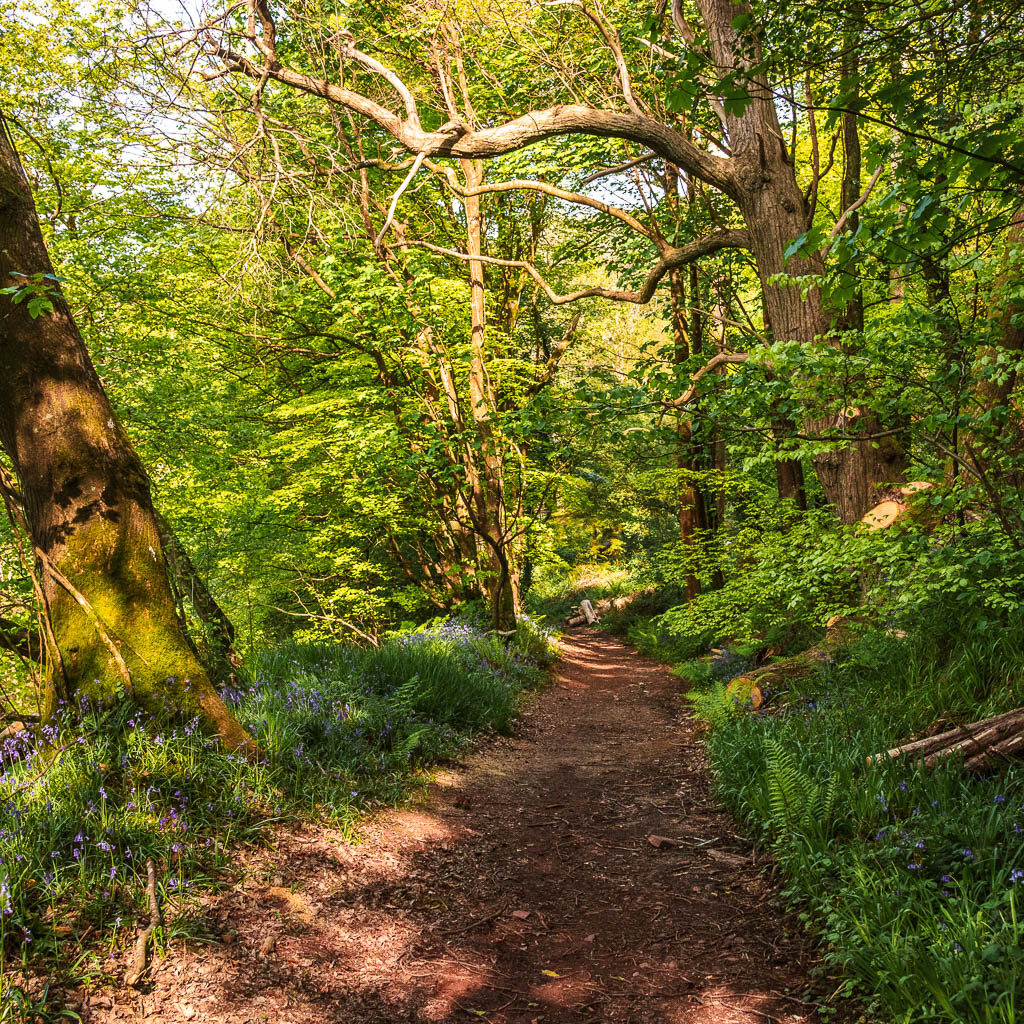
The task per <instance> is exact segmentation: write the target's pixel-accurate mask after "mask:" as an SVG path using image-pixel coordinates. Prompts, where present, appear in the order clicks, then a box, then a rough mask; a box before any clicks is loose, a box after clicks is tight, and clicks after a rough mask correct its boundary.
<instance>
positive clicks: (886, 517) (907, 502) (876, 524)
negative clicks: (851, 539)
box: [860, 480, 935, 532]
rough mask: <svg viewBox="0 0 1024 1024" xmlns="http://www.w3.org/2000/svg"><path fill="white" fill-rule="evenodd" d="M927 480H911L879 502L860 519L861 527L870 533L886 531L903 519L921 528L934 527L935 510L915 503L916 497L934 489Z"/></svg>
mask: <svg viewBox="0 0 1024 1024" xmlns="http://www.w3.org/2000/svg"><path fill="white" fill-rule="evenodd" d="M934 486H935V485H934V484H932V483H929V482H928V481H927V480H912V481H911V482H910V483H909V484H904V485H903V486H902V487H901V488H899V490H898V491H896V493H895V494H894V495H893V497H892V498H888V499H887V500H885V501H880V502H879V503H878V504H877V505H876V506H875V507H874V508H872V509H868V511H867V512H865V513H864V515H863V516H862V517H861V520H860V522H861V525H862V526H863V527H864V528H865V529H866V530H869V531H871V532H874V531H876V530H888V529H889V527H890V526H892V525H893V524H894V523H899V522H902V521H903V520H905V519H913V520H914V521H915V522H919V523H920V524H921V525H922V526H925V527H931V526H934V525H935V522H934V519H935V510H934V508H933V507H932V506H930V505H928V504H926V503H923V502H919V501H916V500H915V499H916V497H917V496H918V495H920V494H923V493H924V492H926V491H930V490H932V489H933V488H934Z"/></svg>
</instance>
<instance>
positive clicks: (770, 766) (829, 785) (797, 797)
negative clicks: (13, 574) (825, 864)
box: [762, 740, 839, 838]
mask: <svg viewBox="0 0 1024 1024" xmlns="http://www.w3.org/2000/svg"><path fill="white" fill-rule="evenodd" d="M765 753H766V761H767V765H766V768H765V771H764V774H763V777H762V778H763V783H764V790H765V796H766V803H767V811H768V815H767V817H768V823H769V827H770V828H771V831H772V832H774V833H775V834H776V835H783V834H790V835H794V834H797V835H806V836H812V835H813V836H818V837H822V838H824V837H826V836H827V835H829V834H830V833H831V831H832V826H833V824H834V822H833V818H834V813H835V805H836V796H837V794H838V791H839V776H838V774H837V773H835V772H833V773H832V775H830V776H829V779H828V781H827V782H825V783H818V782H815V781H814V779H812V778H811V776H810V775H808V774H807V773H806V772H805V771H803V770H802V769H801V768H800V766H799V765H798V764H797V762H796V758H795V757H794V756H793V754H792V753H791V752H790V751H789V750H787V749H786V748H785V747H784V746H783V745H782V744H781V743H779V742H778V741H776V740H767V741H766V743H765Z"/></svg>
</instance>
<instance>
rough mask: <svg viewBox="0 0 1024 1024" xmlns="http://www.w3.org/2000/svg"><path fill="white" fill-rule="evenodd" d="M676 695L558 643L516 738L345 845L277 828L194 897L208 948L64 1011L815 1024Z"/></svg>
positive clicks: (787, 936)
mask: <svg viewBox="0 0 1024 1024" xmlns="http://www.w3.org/2000/svg"><path fill="white" fill-rule="evenodd" d="M678 688H679V680H678V679H677V678H676V677H675V676H673V675H672V674H671V673H669V672H668V671H666V670H665V669H664V668H663V667H661V666H659V665H657V664H655V663H654V662H652V661H649V660H647V659H645V658H643V657H641V656H640V655H638V654H636V653H635V652H633V651H632V650H630V649H629V648H627V647H626V646H625V645H623V644H622V643H620V642H619V641H617V640H614V639H612V638H610V637H607V636H603V635H600V634H591V633H587V632H580V633H575V634H573V635H571V636H569V637H567V638H566V640H565V642H564V645H563V657H562V660H561V662H560V663H559V665H558V669H557V677H556V680H555V683H554V684H553V685H551V686H550V687H549V688H547V689H546V690H545V691H544V692H543V693H541V694H539V695H538V696H536V697H535V698H534V699H533V700H532V701H531V703H530V706H529V707H528V709H527V710H526V712H525V714H524V715H523V717H522V719H521V721H520V724H519V726H518V728H517V730H516V735H515V736H514V738H512V739H502V740H496V741H494V742H491V743H488V744H487V745H486V746H485V747H484V748H483V749H480V750H478V751H477V752H476V753H473V754H472V755H470V756H469V757H467V758H466V760H465V762H464V763H463V764H462V765H460V766H459V767H458V768H457V769H456V770H452V771H448V772H445V773H444V774H443V775H441V776H439V777H438V779H437V781H436V783H435V784H434V785H432V786H431V788H430V790H429V792H428V793H427V794H426V797H425V798H424V799H423V800H422V801H421V802H420V804H419V805H418V806H417V807H416V808H415V809H412V810H403V811H394V812H390V813H387V814H383V815H381V816H379V817H377V818H375V819H373V820H371V821H370V822H369V823H368V824H367V825H366V826H365V828H364V829H363V830H362V832H361V835H360V837H359V839H358V841H357V842H356V843H355V844H353V843H351V842H345V840H344V837H343V836H341V835H338V834H332V833H331V832H330V831H329V830H325V829H323V828H320V827H316V826H313V825H308V824H307V825H305V826H296V827H292V828H289V829H286V830H282V831H280V832H278V833H277V834H276V835H275V837H274V841H273V843H272V845H271V846H270V848H269V849H261V850H256V851H251V852H250V853H249V854H248V855H247V858H246V863H245V868H246V871H245V875H244V879H245V880H244V882H243V883H241V884H239V885H238V886H236V887H235V888H234V889H233V890H231V891H228V892H226V893H223V894H221V895H219V896H217V897H215V898H214V899H212V900H211V901H210V903H209V905H208V907H207V908H206V913H207V921H206V923H207V926H208V928H209V929H210V933H211V935H212V936H214V937H215V941H213V942H211V943H209V944H206V945H203V944H196V943H191V944H188V945H184V944H180V943H172V945H171V947H170V951H169V954H168V955H167V956H166V957H165V958H163V959H160V960H158V961H157V963H156V964H155V965H154V967H153V969H152V971H151V973H150V981H149V982H148V983H147V984H144V985H143V986H142V989H143V991H142V992H141V993H139V992H135V991H128V990H123V989H122V990H110V989H108V990H104V991H99V992H95V993H93V994H91V995H89V996H86V997H85V999H84V1000H83V1005H81V1011H82V1015H83V1017H84V1018H85V1019H87V1020H92V1021H109V1022H112V1021H130V1020H139V1019H145V1020H147V1021H153V1022H172V1021H173V1022H178V1021H197V1022H199V1021H204V1022H205V1021H210V1022H223V1024H242V1022H250V1021H272V1022H279V1024H311V1022H317V1024H319V1022H339V1024H367V1022H376V1024H390V1022H394V1024H400V1022H413V1021H416V1022H425V1021H437V1022H441V1021H470V1020H473V1019H480V1020H487V1021H490V1022H492V1024H531V1022H535V1024H561V1022H565V1024H569V1022H572V1024H588V1022H594V1024H596V1022H614V1024H618V1022H631V1024H655V1022H658V1024H662V1022H664V1024H697V1022H700V1024H753V1022H755V1021H758V1022H765V1021H768V1022H772V1021H775V1022H787V1024H796V1022H798V1021H805V1022H813V1021H817V1020H818V1019H819V1018H818V1016H817V1012H816V1010H815V1008H814V1005H813V1004H812V1003H810V1002H805V1001H804V1000H805V999H806V998H808V997H807V996H805V995H804V993H805V990H806V989H807V986H808V976H809V972H810V968H811V966H812V956H813V955H812V951H811V946H810V943H809V941H808V940H807V938H806V937H805V936H804V935H803V934H802V933H801V931H800V929H799V927H798V926H797V924H796V923H795V922H794V920H793V919H792V918H791V917H789V916H787V915H786V914H785V913H784V911H783V910H782V908H781V907H780V905H779V902H778V899H777V896H776V893H775V891H774V889H773V886H772V884H771V882H770V881H769V880H768V879H767V878H766V876H765V874H764V870H763V869H764V865H763V863H759V862H758V860H757V858H756V856H755V855H754V853H753V851H752V850H751V847H750V845H749V843H747V842H746V841H745V840H744V839H743V838H742V837H740V836H739V835H736V834H735V831H734V829H735V826H734V824H732V823H731V822H730V819H729V818H728V817H727V816H726V815H725V814H724V813H723V812H722V811H721V810H720V809H719V808H718V807H717V806H716V805H715V803H714V801H713V800H712V799H711V797H710V795H709V791H708V790H709V779H708V771H707V766H706V763H705V757H704V751H703V746H702V744H701V742H700V740H699V737H698V732H697V727H696V725H695V723H694V721H693V720H692V719H691V718H689V717H687V716H686V715H685V713H684V712H683V710H682V707H681V703H680V701H679V696H678ZM652 837H653V838H652ZM658 837H662V838H658ZM833 987H834V983H833Z"/></svg>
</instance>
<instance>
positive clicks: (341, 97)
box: [207, 32, 739, 197]
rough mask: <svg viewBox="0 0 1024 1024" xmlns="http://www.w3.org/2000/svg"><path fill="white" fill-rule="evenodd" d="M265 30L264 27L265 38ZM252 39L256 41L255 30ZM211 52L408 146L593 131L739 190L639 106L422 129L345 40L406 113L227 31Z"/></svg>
mask: <svg viewBox="0 0 1024 1024" xmlns="http://www.w3.org/2000/svg"><path fill="white" fill-rule="evenodd" d="M265 34H266V33H265V32H264V33H262V34H261V36H260V41H261V42H262V41H263V38H264V36H265ZM249 39H250V42H252V43H253V45H256V46H257V48H259V47H258V44H257V42H256V33H255V32H253V33H252V34H251V35H250V36H249ZM207 52H208V53H209V54H210V55H211V56H213V57H215V58H217V59H218V60H220V61H222V62H223V63H224V65H225V67H227V68H228V69H230V70H231V71H233V72H237V73H239V74H242V75H245V76H247V77H249V78H252V79H254V80H256V81H262V80H263V79H264V77H269V78H270V79H272V80H273V81H276V82H279V83H281V84H282V85H287V86H289V87H291V88H294V89H298V90H300V91H302V92H307V93H309V94H310V95H313V96H319V97H321V98H323V99H325V100H327V101H328V102H330V103H334V104H337V105H339V106H343V107H345V108H347V109H348V110H351V111H353V112H354V113H357V114H360V115H361V116H363V117H366V118H368V119H369V120H371V121H373V122H374V123H375V124H376V125H378V126H379V127H381V128H383V129H384V130H385V131H387V132H388V133H389V134H390V135H392V136H393V137H394V138H395V140H396V141H397V142H399V143H400V144H401V145H402V146H403V147H404V148H405V149H406V150H408V151H409V152H411V153H423V154H425V155H426V156H453V157H463V158H469V159H485V158H489V157H496V156H501V155H502V154H504V153H510V152H512V151H513V150H517V149H521V148H523V147H524V146H529V145H531V144H533V143H535V142H541V141H543V140H544V139H550V138H555V137H557V136H560V135H569V134H584V135H594V136H598V137H601V138H619V139H627V140H629V141H632V142H636V143H639V144H640V145H643V146H646V147H647V148H648V149H651V150H653V151H654V152H655V153H657V154H658V155H659V156H661V157H663V158H664V159H666V160H671V161H672V162H673V163H674V164H676V165H678V166H679V167H682V168H684V169H685V170H687V171H688V172H689V173H691V174H693V175H695V176H697V177H699V178H701V179H702V180H703V181H705V182H707V183H708V184H710V185H712V186H714V187H715V188H718V189H720V190H721V191H722V192H725V193H726V194H728V195H732V196H734V197H735V196H736V195H737V194H738V191H739V185H738V182H737V181H736V178H735V176H734V174H733V165H732V161H731V160H730V158H728V157H720V156H715V155H714V154H712V153H708V152H706V151H705V150H702V149H700V148H699V147H698V146H696V145H695V144H694V143H693V142H692V141H691V140H690V139H688V138H686V136H685V135H683V134H681V133H680V132H677V131H676V130H675V129H674V128H672V127H670V126H668V125H665V124H663V123H661V122H660V121H657V120H656V119H655V118H653V117H649V116H647V115H646V114H643V113H638V112H637V111H635V110H631V111H629V112H620V111H612V110H602V109H598V108H595V107H589V106H584V105H582V104H575V103H570V104H560V105H559V106H555V107H548V108H546V109H544V110H533V111H530V112H529V113H527V114H524V115H522V116H521V117H517V118H514V119H513V120H510V121H506V122H505V123H503V124H498V125H493V126H491V127H487V128H479V129H471V128H469V127H468V126H467V125H466V124H464V123H451V122H449V124H447V125H444V126H442V128H440V129H438V130H437V131H433V132H429V131H424V130H423V128H422V126H421V123H420V119H419V115H418V113H417V110H416V101H415V98H414V97H413V95H412V93H411V91H410V90H409V89H408V87H407V86H406V85H405V84H404V83H403V82H402V81H401V79H400V78H399V77H398V75H396V74H395V73H394V72H393V71H391V70H390V69H389V68H387V67H385V66H384V65H383V64H381V63H380V62H379V61H377V60H376V59H375V58H373V57H370V56H369V55H367V54H365V53H362V52H361V51H360V50H358V49H356V47H355V46H353V45H345V46H344V47H343V48H342V52H343V55H344V56H345V57H346V58H348V59H351V60H353V61H355V62H356V63H358V64H360V65H362V66H363V67H365V68H366V69H367V70H369V71H371V72H374V73H376V74H379V75H381V76H382V77H384V78H385V80H386V81H388V82H389V84H391V85H392V86H393V87H394V88H395V89H396V91H397V92H398V93H399V95H400V96H401V97H402V100H403V105H404V107H405V116H404V117H403V116H401V115H399V114H397V113H396V112H395V111H393V110H390V109H388V108H387V107H385V106H383V105H382V104H380V103H378V102H376V101H375V100H372V99H370V98H369V97H368V96H364V95H363V94H362V93H359V92H356V91H355V90H353V89H348V88H346V87H344V86H341V85H337V84H335V83H334V82H331V81H329V80H328V79H326V78H317V77H315V76H313V75H308V74H305V73H304V72H301V71H296V70H294V69H292V68H288V67H284V66H283V65H281V64H280V63H279V62H278V60H277V58H276V56H275V57H273V58H270V57H267V56H266V54H264V64H262V65H260V64H257V63H255V62H254V61H252V60H250V59H249V58H248V57H246V56H245V55H244V54H242V53H239V52H238V51H236V50H234V49H232V48H231V46H230V45H229V44H228V43H227V41H226V33H224V34H223V35H222V38H221V39H219V40H217V39H211V42H210V44H209V46H208V48H207Z"/></svg>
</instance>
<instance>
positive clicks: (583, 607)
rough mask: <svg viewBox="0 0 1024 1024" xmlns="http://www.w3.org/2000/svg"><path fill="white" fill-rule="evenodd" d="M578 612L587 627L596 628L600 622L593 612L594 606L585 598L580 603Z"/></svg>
mask: <svg viewBox="0 0 1024 1024" xmlns="http://www.w3.org/2000/svg"><path fill="white" fill-rule="evenodd" d="M580 611H581V612H582V613H583V617H584V618H585V619H586V620H587V625H588V626H596V625H597V623H599V622H600V621H601V620H600V618H599V617H598V614H597V612H595V611H594V606H593V605H592V604H591V603H590V602H589V601H588V600H587V599H586V598H584V599H583V600H582V601H580Z"/></svg>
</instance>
